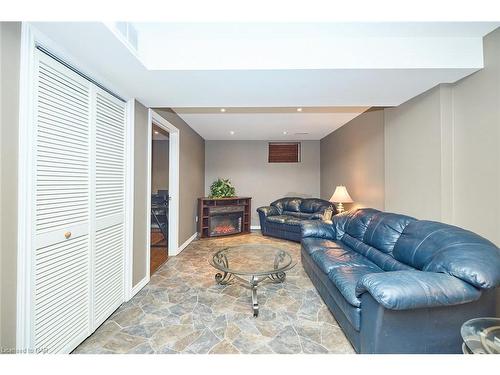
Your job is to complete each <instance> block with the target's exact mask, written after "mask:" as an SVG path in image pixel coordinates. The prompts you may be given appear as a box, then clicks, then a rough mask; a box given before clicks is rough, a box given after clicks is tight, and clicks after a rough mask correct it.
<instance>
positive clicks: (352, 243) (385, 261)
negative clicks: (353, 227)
mask: <svg viewBox="0 0 500 375" xmlns="http://www.w3.org/2000/svg"><path fill="white" fill-rule="evenodd" d="M342 242H344V243H345V244H347V245H348V246H349V247H350V248H352V249H353V250H354V251H356V252H358V253H360V254H361V255H364V256H365V257H367V258H368V259H370V260H371V261H372V262H373V263H375V264H376V265H377V266H378V267H380V268H381V269H383V270H384V271H404V270H413V269H414V268H413V267H410V266H408V265H406V264H404V263H401V262H399V261H398V260H396V259H394V258H393V257H392V256H391V255H389V254H386V253H383V252H382V251H380V250H378V249H375V248H374V247H372V246H369V245H367V244H365V243H364V242H361V241H360V240H358V239H356V238H354V237H351V236H350V235H348V234H345V235H344V237H342Z"/></svg>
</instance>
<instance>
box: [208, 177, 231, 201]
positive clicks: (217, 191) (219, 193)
mask: <svg viewBox="0 0 500 375" xmlns="http://www.w3.org/2000/svg"><path fill="white" fill-rule="evenodd" d="M235 195H236V191H235V189H234V186H233V185H232V184H231V181H229V179H227V178H226V179H223V178H218V179H217V180H216V181H214V182H213V183H212V185H210V198H228V197H234V196H235Z"/></svg>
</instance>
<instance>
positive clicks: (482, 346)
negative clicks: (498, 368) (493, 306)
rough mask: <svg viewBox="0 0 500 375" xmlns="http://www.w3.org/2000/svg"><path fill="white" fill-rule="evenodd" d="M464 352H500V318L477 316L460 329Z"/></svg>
mask: <svg viewBox="0 0 500 375" xmlns="http://www.w3.org/2000/svg"><path fill="white" fill-rule="evenodd" d="M460 333H461V334H462V339H463V340H464V342H463V344H462V351H463V352H464V354H500V318H475V319H471V320H468V321H466V322H465V323H464V324H463V325H462V328H461V330H460Z"/></svg>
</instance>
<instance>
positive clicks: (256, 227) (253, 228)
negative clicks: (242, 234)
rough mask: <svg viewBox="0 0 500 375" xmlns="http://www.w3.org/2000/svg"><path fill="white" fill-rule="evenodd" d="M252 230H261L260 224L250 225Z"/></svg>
mask: <svg viewBox="0 0 500 375" xmlns="http://www.w3.org/2000/svg"><path fill="white" fill-rule="evenodd" d="M250 230H260V225H250Z"/></svg>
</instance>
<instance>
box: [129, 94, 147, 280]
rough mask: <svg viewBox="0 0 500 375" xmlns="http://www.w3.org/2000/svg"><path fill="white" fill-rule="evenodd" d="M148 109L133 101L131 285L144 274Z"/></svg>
mask: <svg viewBox="0 0 500 375" xmlns="http://www.w3.org/2000/svg"><path fill="white" fill-rule="evenodd" d="M148 126H149V124H148V109H147V108H146V107H145V106H143V105H142V104H141V103H139V102H138V101H135V113H134V235H133V241H134V244H133V246H134V249H133V257H132V259H133V260H132V267H133V273H132V285H133V286H135V285H136V284H137V283H138V282H140V281H141V280H142V279H143V278H144V277H145V276H146V266H147V262H149V259H147V236H148V233H147V227H146V225H147V221H148V220H149V215H148V212H147V207H148V198H149V196H150V195H149V192H148Z"/></svg>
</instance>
